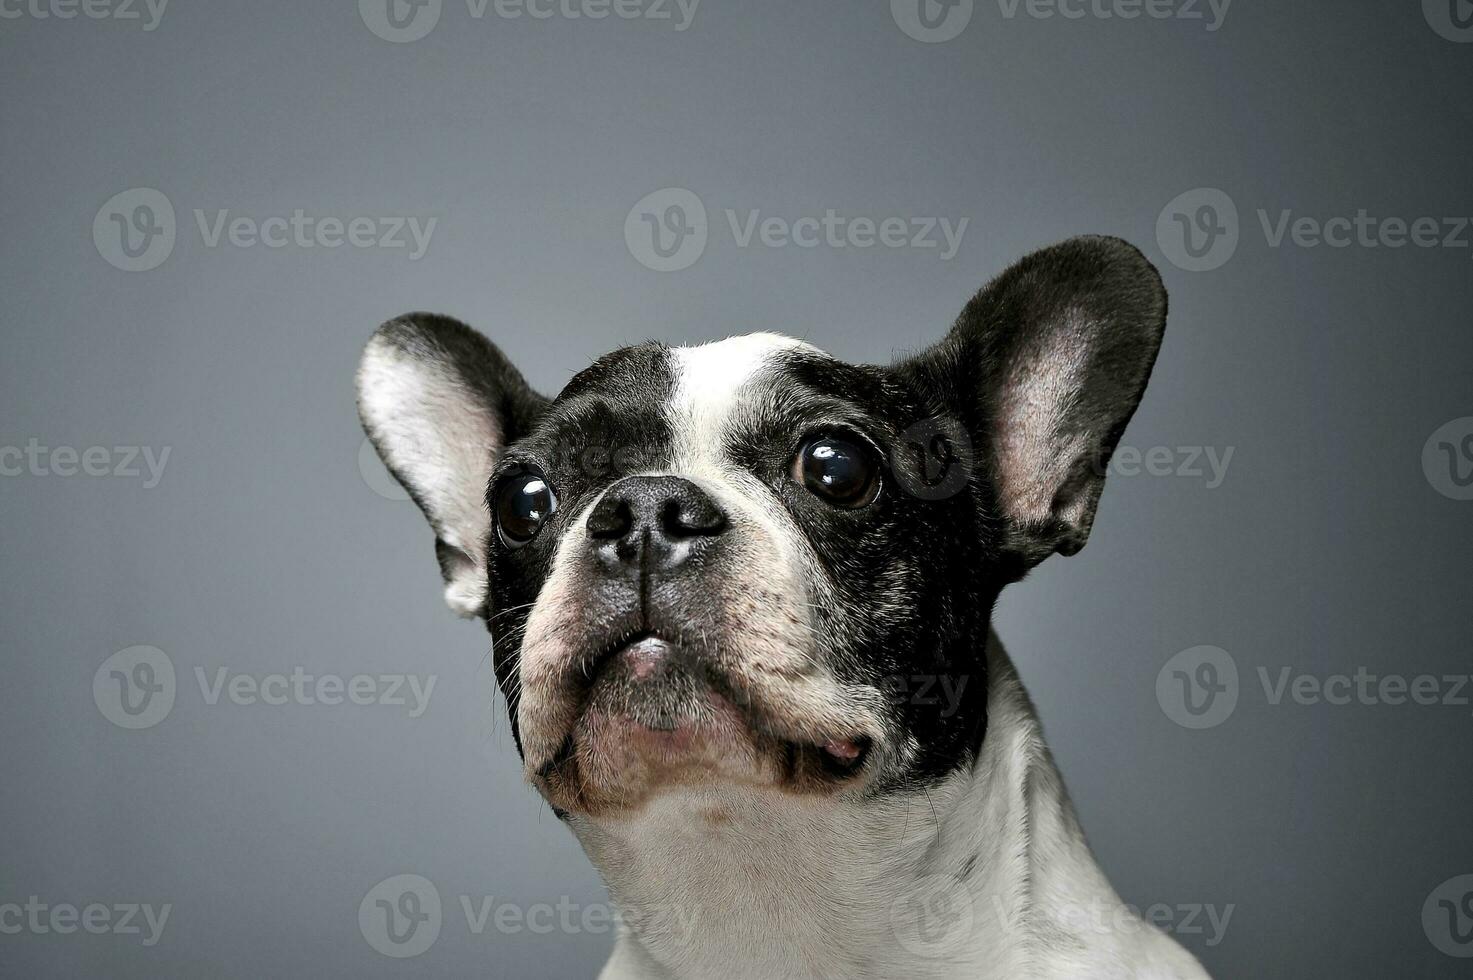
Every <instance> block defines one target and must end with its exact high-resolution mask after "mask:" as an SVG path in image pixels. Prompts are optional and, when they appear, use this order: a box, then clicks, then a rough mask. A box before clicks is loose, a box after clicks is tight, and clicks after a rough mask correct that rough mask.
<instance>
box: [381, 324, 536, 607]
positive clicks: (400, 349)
mask: <svg viewBox="0 0 1473 980" xmlns="http://www.w3.org/2000/svg"><path fill="white" fill-rule="evenodd" d="M546 407H547V399H546V398H544V397H542V396H541V395H539V394H537V393H536V392H534V391H532V389H531V388H529V387H528V386H527V382H526V381H525V380H523V378H522V376H521V374H520V373H519V372H518V371H517V369H516V368H514V367H512V365H511V363H510V362H509V361H508V360H507V359H506V357H505V356H503V355H502V353H501V351H499V350H497V349H496V346H495V345H494V344H492V343H491V342H490V341H489V340H487V339H486V338H485V337H483V336H481V335H480V334H479V333H477V332H476V331H474V330H472V329H471V328H470V327H468V326H466V325H465V324H463V323H461V322H459V321H458V320H452V319H451V318H449V317H443V316H435V315H434V314H430V313H410V314H408V315H406V316H402V317H399V318H398V319H396V320H390V321H389V322H388V323H386V324H384V325H383V326H382V327H379V328H378V330H377V331H376V332H375V333H374V335H373V338H372V339H371V340H369V342H368V347H367V348H366V349H365V350H364V352H363V359H362V361H361V362H360V364H359V366H358V416H359V418H361V419H362V420H363V428H364V430H365V431H366V432H367V433H368V437H369V439H371V440H372V441H373V445H374V448H376V449H377V450H378V454H379V456H380V458H382V459H383V461H384V464H385V465H386V466H388V468H389V472H391V473H393V474H394V477H395V479H397V480H398V481H399V482H400V483H401V484H403V485H404V489H405V490H407V491H409V495H410V496H411V497H413V498H414V502H415V503H417V504H419V508H420V510H422V511H424V514H425V517H427V518H429V521H430V526H431V527H433V528H434V530H435V553H436V555H437V556H438V558H439V560H440V570H441V572H442V573H443V574H444V576H445V601H446V602H447V603H449V605H450V608H451V609H454V610H455V611H456V612H457V613H459V614H460V615H462V616H479V615H484V613H485V609H486V588H487V577H486V574H487V573H486V549H487V547H488V546H489V543H490V533H491V514H490V511H489V509H488V508H487V505H486V484H487V481H488V480H489V478H490V475H491V470H492V467H494V466H495V465H496V461H497V459H498V458H499V457H500V455H501V452H502V451H503V450H504V449H505V448H506V446H507V445H508V444H509V443H512V442H514V441H516V440H517V439H519V438H521V437H522V436H523V435H525V434H527V432H528V431H530V429H531V428H532V426H533V425H535V424H536V421H537V419H538V417H539V416H540V415H541V414H542V411H543V410H544V409H545V408H546Z"/></svg>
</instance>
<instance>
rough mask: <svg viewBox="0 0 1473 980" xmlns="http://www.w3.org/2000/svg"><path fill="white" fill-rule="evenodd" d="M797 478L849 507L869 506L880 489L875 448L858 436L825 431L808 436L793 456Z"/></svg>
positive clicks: (835, 501) (837, 503) (831, 502)
mask: <svg viewBox="0 0 1473 980" xmlns="http://www.w3.org/2000/svg"><path fill="white" fill-rule="evenodd" d="M793 479H794V480H797V481H798V482H799V483H801V484H803V486H805V487H807V488H808V490H809V491H810V492H811V493H813V494H815V495H816V496H819V497H822V498H823V499H824V500H826V501H827V502H829V503H830V504H833V505H834V506H835V507H844V508H846V509H857V508H860V507H865V506H868V505H869V504H871V503H873V502H874V499H875V497H877V496H879V492H880V469H879V466H878V465H877V464H876V462H875V458H874V452H873V451H872V450H871V449H870V448H869V446H868V445H867V444H866V443H865V442H863V441H862V440H860V439H858V438H855V437H845V436H839V435H823V436H817V437H815V438H813V439H810V440H808V442H807V443H806V444H804V446H803V448H802V449H801V450H799V452H798V456H797V458H796V459H794V460H793Z"/></svg>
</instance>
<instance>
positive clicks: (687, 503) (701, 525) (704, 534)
mask: <svg viewBox="0 0 1473 980" xmlns="http://www.w3.org/2000/svg"><path fill="white" fill-rule="evenodd" d="M725 530H726V514H725V513H723V512H722V510H721V508H720V507H718V506H717V505H716V502H715V501H714V500H712V499H711V498H710V497H709V496H707V494H706V492H705V491H704V490H702V489H701V488H700V487H698V486H696V485H695V484H694V483H692V482H690V481H689V480H684V479H681V478H680V477H678V476H631V477H625V478H624V479H623V480H620V481H619V482H618V483H616V484H614V485H613V486H612V487H610V488H609V489H608V490H607V491H606V492H605V493H604V495H603V499H601V500H600V501H599V502H598V503H597V504H596V505H595V506H594V508H593V511H592V512H591V513H589V515H588V535H589V537H591V538H593V539H594V540H595V541H596V542H598V544H597V548H598V551H599V555H600V557H602V558H604V560H605V561H606V562H608V563H609V564H614V565H624V566H636V567H645V568H650V567H659V568H673V567H674V566H676V565H679V564H680V563H681V562H683V561H685V559H686V558H688V557H690V555H691V553H692V552H693V551H695V550H696V547H695V546H696V545H698V544H699V543H700V542H701V541H702V540H703V539H711V538H715V537H716V536H717V535H719V534H721V532H723V531H725Z"/></svg>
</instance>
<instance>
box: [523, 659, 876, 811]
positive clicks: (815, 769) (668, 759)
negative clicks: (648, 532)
mask: <svg viewBox="0 0 1473 980" xmlns="http://www.w3.org/2000/svg"><path fill="white" fill-rule="evenodd" d="M578 667H579V668H580V669H578V670H575V671H574V672H573V676H574V677H575V679H576V681H577V683H576V684H575V685H574V686H575V690H572V691H569V692H568V694H569V696H570V697H572V698H574V699H576V700H577V702H578V703H577V704H576V705H575V706H572V708H573V710H571V711H570V712H569V716H570V717H572V718H573V719H574V721H573V724H572V727H571V730H570V731H568V733H567V736H566V738H565V739H564V740H563V742H562V744H561V746H560V748H559V749H558V751H557V752H556V754H555V755H554V756H553V758H551V759H550V760H547V761H545V762H543V763H542V764H541V765H540V766H538V767H537V769H536V771H535V773H534V776H535V781H536V782H537V783H538V785H539V787H540V788H541V789H542V791H543V792H544V794H545V795H547V796H548V798H549V800H550V801H551V802H552V803H553V804H554V806H557V807H559V808H560V809H564V810H574V811H588V812H596V811H599V810H609V809H619V808H623V807H629V806H634V805H637V804H638V803H639V802H641V801H642V800H643V799H645V798H647V797H648V796H650V795H651V794H652V793H653V792H655V791H656V790H658V789H659V788H662V787H667V786H674V785H690V784H696V783H699V784H706V785H715V784H720V783H722V782H732V783H739V784H747V785H763V786H770V787H776V788H779V789H782V790H785V791H789V792H798V793H823V792H828V793H831V792H835V791H838V790H839V789H842V788H844V787H846V786H851V785H853V784H855V783H858V782H860V781H862V779H863V777H864V774H865V771H866V767H867V765H868V763H869V762H870V760H871V756H872V754H873V746H874V741H873V739H872V738H871V737H870V736H869V735H868V734H866V733H864V732H862V731H859V730H857V729H850V728H845V727H843V726H835V730H832V731H826V730H818V729H817V728H816V727H815V726H814V725H813V724H811V723H810V721H809V719H804V718H800V717H793V714H794V713H793V711H792V710H791V709H789V710H786V711H785V710H782V709H781V708H776V709H775V707H774V706H773V705H771V704H770V703H769V700H770V699H768V698H766V697H764V696H762V695H761V694H760V693H758V692H757V691H754V690H753V688H752V687H751V686H750V685H748V684H746V683H743V681H742V679H741V676H740V672H739V671H732V670H730V669H727V668H726V667H724V666H723V665H722V664H721V662H720V658H718V657H714V656H712V655H710V653H709V652H708V651H706V650H704V649H703V648H702V647H701V645H700V644H692V643H689V642H682V641H680V640H678V639H675V638H673V637H671V636H668V635H664V634H662V633H660V632H656V631H651V630H640V631H637V632H632V633H629V634H625V635H621V636H619V637H617V638H616V639H615V640H614V641H613V642H611V643H609V644H608V645H606V646H605V647H603V648H602V649H600V650H598V651H597V652H595V653H593V655H591V656H589V657H588V658H586V659H585V661H584V662H583V663H581V664H579V665H578ZM529 761H531V760H529Z"/></svg>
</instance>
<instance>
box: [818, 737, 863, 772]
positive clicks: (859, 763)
mask: <svg viewBox="0 0 1473 980" xmlns="http://www.w3.org/2000/svg"><path fill="white" fill-rule="evenodd" d="M818 748H819V753H820V755H821V756H822V757H823V762H824V767H825V768H826V769H828V770H829V772H831V773H832V774H834V775H836V776H851V775H853V774H854V773H856V772H858V771H859V770H860V769H862V768H864V763H865V761H866V760H867V759H868V758H869V751H870V742H869V739H866V738H856V739H848V738H840V739H830V740H829V741H827V742H825V743H823V745H821V746H819V747H818Z"/></svg>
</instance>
